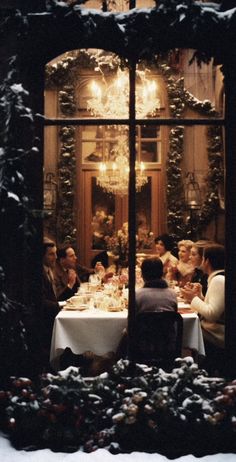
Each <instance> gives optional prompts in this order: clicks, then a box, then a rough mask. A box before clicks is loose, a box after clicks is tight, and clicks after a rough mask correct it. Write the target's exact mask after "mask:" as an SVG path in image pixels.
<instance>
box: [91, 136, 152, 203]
mask: <svg viewBox="0 0 236 462" xmlns="http://www.w3.org/2000/svg"><path fill="white" fill-rule="evenodd" d="M111 153H112V154H113V155H114V160H113V161H106V162H101V163H100V166H99V175H98V177H97V184H98V185H99V186H101V188H103V189H104V190H105V191H106V192H108V193H113V194H117V195H120V196H123V195H125V194H127V193H128V184H129V148H128V140H127V136H126V135H120V136H119V138H117V144H116V145H115V147H114V148H113V149H112V151H111ZM135 171H136V191H138V192H139V191H140V190H141V188H142V187H143V186H144V185H145V184H146V183H147V182H148V178H147V176H146V175H145V174H144V171H145V167H144V163H143V162H137V161H136V164H135Z"/></svg>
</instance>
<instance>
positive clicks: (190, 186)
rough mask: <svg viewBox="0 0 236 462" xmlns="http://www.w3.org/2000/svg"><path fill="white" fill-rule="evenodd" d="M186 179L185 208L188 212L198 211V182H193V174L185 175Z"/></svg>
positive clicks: (199, 205) (199, 197)
mask: <svg viewBox="0 0 236 462" xmlns="http://www.w3.org/2000/svg"><path fill="white" fill-rule="evenodd" d="M186 178H187V182H186V187H185V201H186V207H187V209H190V210H199V209H200V208H201V191H200V186H199V184H198V182H197V181H196V180H195V175H194V172H188V173H187V174H186Z"/></svg>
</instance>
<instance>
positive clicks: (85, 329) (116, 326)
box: [50, 301, 205, 370]
mask: <svg viewBox="0 0 236 462" xmlns="http://www.w3.org/2000/svg"><path fill="white" fill-rule="evenodd" d="M178 310H179V312H180V314H181V316H182V318H183V341H182V346H183V348H190V349H194V350H196V351H197V352H198V354H200V355H205V349H204V342H203V336H202V330H201V325H200V320H199V317H198V315H197V314H196V313H194V312H193V311H192V310H191V309H190V307H189V305H188V304H186V303H184V302H183V301H181V302H178ZM127 318H128V310H127V309H122V310H121V311H108V310H104V309H101V308H100V309H99V308H95V307H94V306H91V305H90V306H88V307H86V308H85V307H84V306H83V307H81V308H80V307H79V306H78V307H77V306H76V304H75V305H68V306H65V307H64V308H63V309H62V310H61V311H60V312H59V313H58V315H57V316H56V318H55V321H54V327H53V334H52V341H51V352H50V361H51V364H52V366H53V367H54V369H56V370H57V369H58V367H59V366H58V365H59V357H60V355H61V354H62V353H63V351H64V350H65V348H66V347H69V348H71V350H72V351H73V353H75V354H83V353H85V352H86V351H92V352H93V353H95V354H97V355H104V354H106V353H108V352H111V351H112V352H115V351H116V350H117V347H118V345H119V342H120V340H121V338H122V335H123V332H124V329H125V328H127Z"/></svg>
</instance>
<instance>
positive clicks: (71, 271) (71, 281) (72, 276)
mask: <svg viewBox="0 0 236 462" xmlns="http://www.w3.org/2000/svg"><path fill="white" fill-rule="evenodd" d="M76 280H77V274H76V272H75V270H74V269H69V270H68V287H70V289H72V287H73V285H74V284H75V283H76Z"/></svg>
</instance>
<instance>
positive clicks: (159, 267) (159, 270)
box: [117, 257, 177, 358]
mask: <svg viewBox="0 0 236 462" xmlns="http://www.w3.org/2000/svg"><path fill="white" fill-rule="evenodd" d="M141 271H142V278H143V280H144V286H143V287H142V288H140V289H136V291H135V305H136V313H144V312H145V313H146V312H153V311H158V312H162V311H177V298H176V294H175V292H174V290H173V289H170V288H169V287H168V285H167V282H166V281H165V280H164V279H163V263H162V261H161V260H160V258H158V257H149V258H145V260H143V262H142V264H141ZM127 346H128V341H127V331H126V329H125V330H124V333H123V336H122V339H121V341H120V343H119V345H118V349H117V358H122V357H126V355H127Z"/></svg>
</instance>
